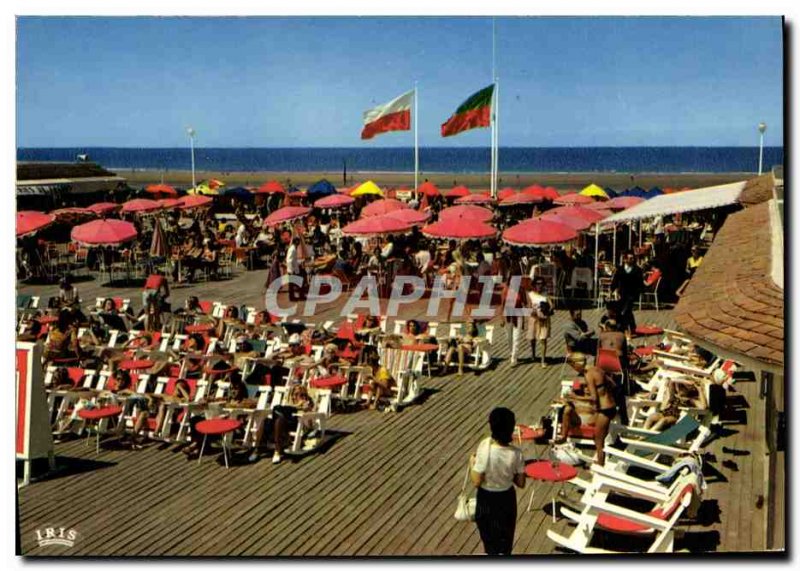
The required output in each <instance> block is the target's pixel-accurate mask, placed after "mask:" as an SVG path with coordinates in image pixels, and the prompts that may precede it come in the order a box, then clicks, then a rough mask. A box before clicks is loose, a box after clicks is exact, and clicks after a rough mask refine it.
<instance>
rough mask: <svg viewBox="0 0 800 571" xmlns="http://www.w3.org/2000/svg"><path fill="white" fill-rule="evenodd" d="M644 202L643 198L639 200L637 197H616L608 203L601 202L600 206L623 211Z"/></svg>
mask: <svg viewBox="0 0 800 571" xmlns="http://www.w3.org/2000/svg"><path fill="white" fill-rule="evenodd" d="M644 201H645V199H644V198H640V197H638V196H617V197H616V198H612V199H611V200H609V201H608V202H603V203H601V204H604V205H606V206H609V207H611V208H613V209H615V210H625V209H626V208H630V207H631V206H636V205H637V204H641V203H642V202H644Z"/></svg>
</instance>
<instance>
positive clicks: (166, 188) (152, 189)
mask: <svg viewBox="0 0 800 571" xmlns="http://www.w3.org/2000/svg"><path fill="white" fill-rule="evenodd" d="M144 191H145V192H149V193H150V194H169V195H170V196H178V191H177V190H175V189H174V188H172V187H171V186H170V185H168V184H151V185H150V186H148V187H147V188H145V189H144Z"/></svg>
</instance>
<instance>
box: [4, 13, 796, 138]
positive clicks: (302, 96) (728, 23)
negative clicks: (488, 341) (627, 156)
mask: <svg viewBox="0 0 800 571" xmlns="http://www.w3.org/2000/svg"><path fill="white" fill-rule="evenodd" d="M496 27H497V50H496V53H497V57H496V61H497V74H498V76H499V78H500V108H499V114H500V143H501V145H503V146H637V145H652V146H659V145H664V146H672V145H675V146H703V145H720V146H727V145H730V146H750V145H756V144H757V143H758V138H757V132H756V125H757V124H758V122H759V121H765V122H766V123H767V125H768V126H769V130H768V131H767V139H766V144H768V145H780V144H781V138H782V132H783V114H782V106H783V85H782V73H783V62H782V57H783V56H782V38H781V35H782V28H781V20H780V18H776V17H769V18H767V17H760V18H618V17H608V18H586V17H584V18H579V17H569V18H533V17H520V18H507V17H504V18H498V19H497V21H496ZM491 65H492V24H491V19H490V18H485V17H481V18H457V17H446V18H414V17H403V18H374V17H370V18H355V17H339V18H166V17H163V18H111V17H102V18H85V17H82V18H61V17H59V18H56V17H26V18H19V19H18V20H17V96H16V102H17V144H18V145H19V146H26V147H67V146H81V147H91V146H126V147H175V146H184V145H186V144H187V137H186V134H185V128H186V126H188V125H192V126H193V127H194V128H195V129H196V130H197V133H198V135H197V145H198V146H202V147H305V146H319V147H329V146H353V147H359V146H371V147H387V146H410V145H412V144H413V135H412V133H411V132H407V133H391V134H385V135H381V136H379V137H376V138H375V139H373V140H371V141H364V142H362V141H361V140H360V138H359V134H360V131H361V125H362V114H363V112H364V111H365V110H366V109H367V108H369V107H372V106H374V105H377V104H379V103H383V102H385V101H388V100H390V99H392V98H393V97H395V96H397V95H399V94H400V93H402V92H404V91H407V90H408V89H411V88H412V87H413V85H414V82H415V81H418V82H419V94H420V98H419V105H420V110H419V137H420V144H421V145H422V146H487V145H488V143H489V130H488V129H476V130H473V131H471V132H467V133H463V134H460V135H458V136H456V137H449V138H447V139H443V138H442V137H441V136H440V135H439V127H440V125H441V123H443V122H444V121H445V120H446V119H447V118H448V117H449V116H450V114H451V113H452V112H453V111H454V110H455V109H456V107H457V106H458V105H459V104H460V103H461V102H462V101H463V100H464V99H466V98H467V97H468V96H469V95H471V94H472V93H473V92H475V91H477V90H478V89H480V88H482V87H484V86H486V85H488V84H489V83H490V82H491Z"/></svg>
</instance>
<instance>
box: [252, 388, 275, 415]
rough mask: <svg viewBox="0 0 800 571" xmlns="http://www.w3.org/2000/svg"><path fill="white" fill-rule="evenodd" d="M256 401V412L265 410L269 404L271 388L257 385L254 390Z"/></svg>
mask: <svg viewBox="0 0 800 571" xmlns="http://www.w3.org/2000/svg"><path fill="white" fill-rule="evenodd" d="M256 394H257V395H258V400H257V401H256V410H267V407H269V404H270V397H271V396H272V387H271V386H269V385H259V386H258V387H257V389H256Z"/></svg>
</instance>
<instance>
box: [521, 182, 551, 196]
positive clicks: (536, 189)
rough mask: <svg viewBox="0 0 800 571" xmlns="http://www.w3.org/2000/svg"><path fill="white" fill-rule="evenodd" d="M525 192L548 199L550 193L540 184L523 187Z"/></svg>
mask: <svg viewBox="0 0 800 571" xmlns="http://www.w3.org/2000/svg"><path fill="white" fill-rule="evenodd" d="M522 193H523V194H530V195H531V196H538V197H539V198H544V199H548V193H547V191H546V190H545V188H544V187H543V186H541V185H538V184H532V185H530V186H526V187H525V188H523V189H522Z"/></svg>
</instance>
